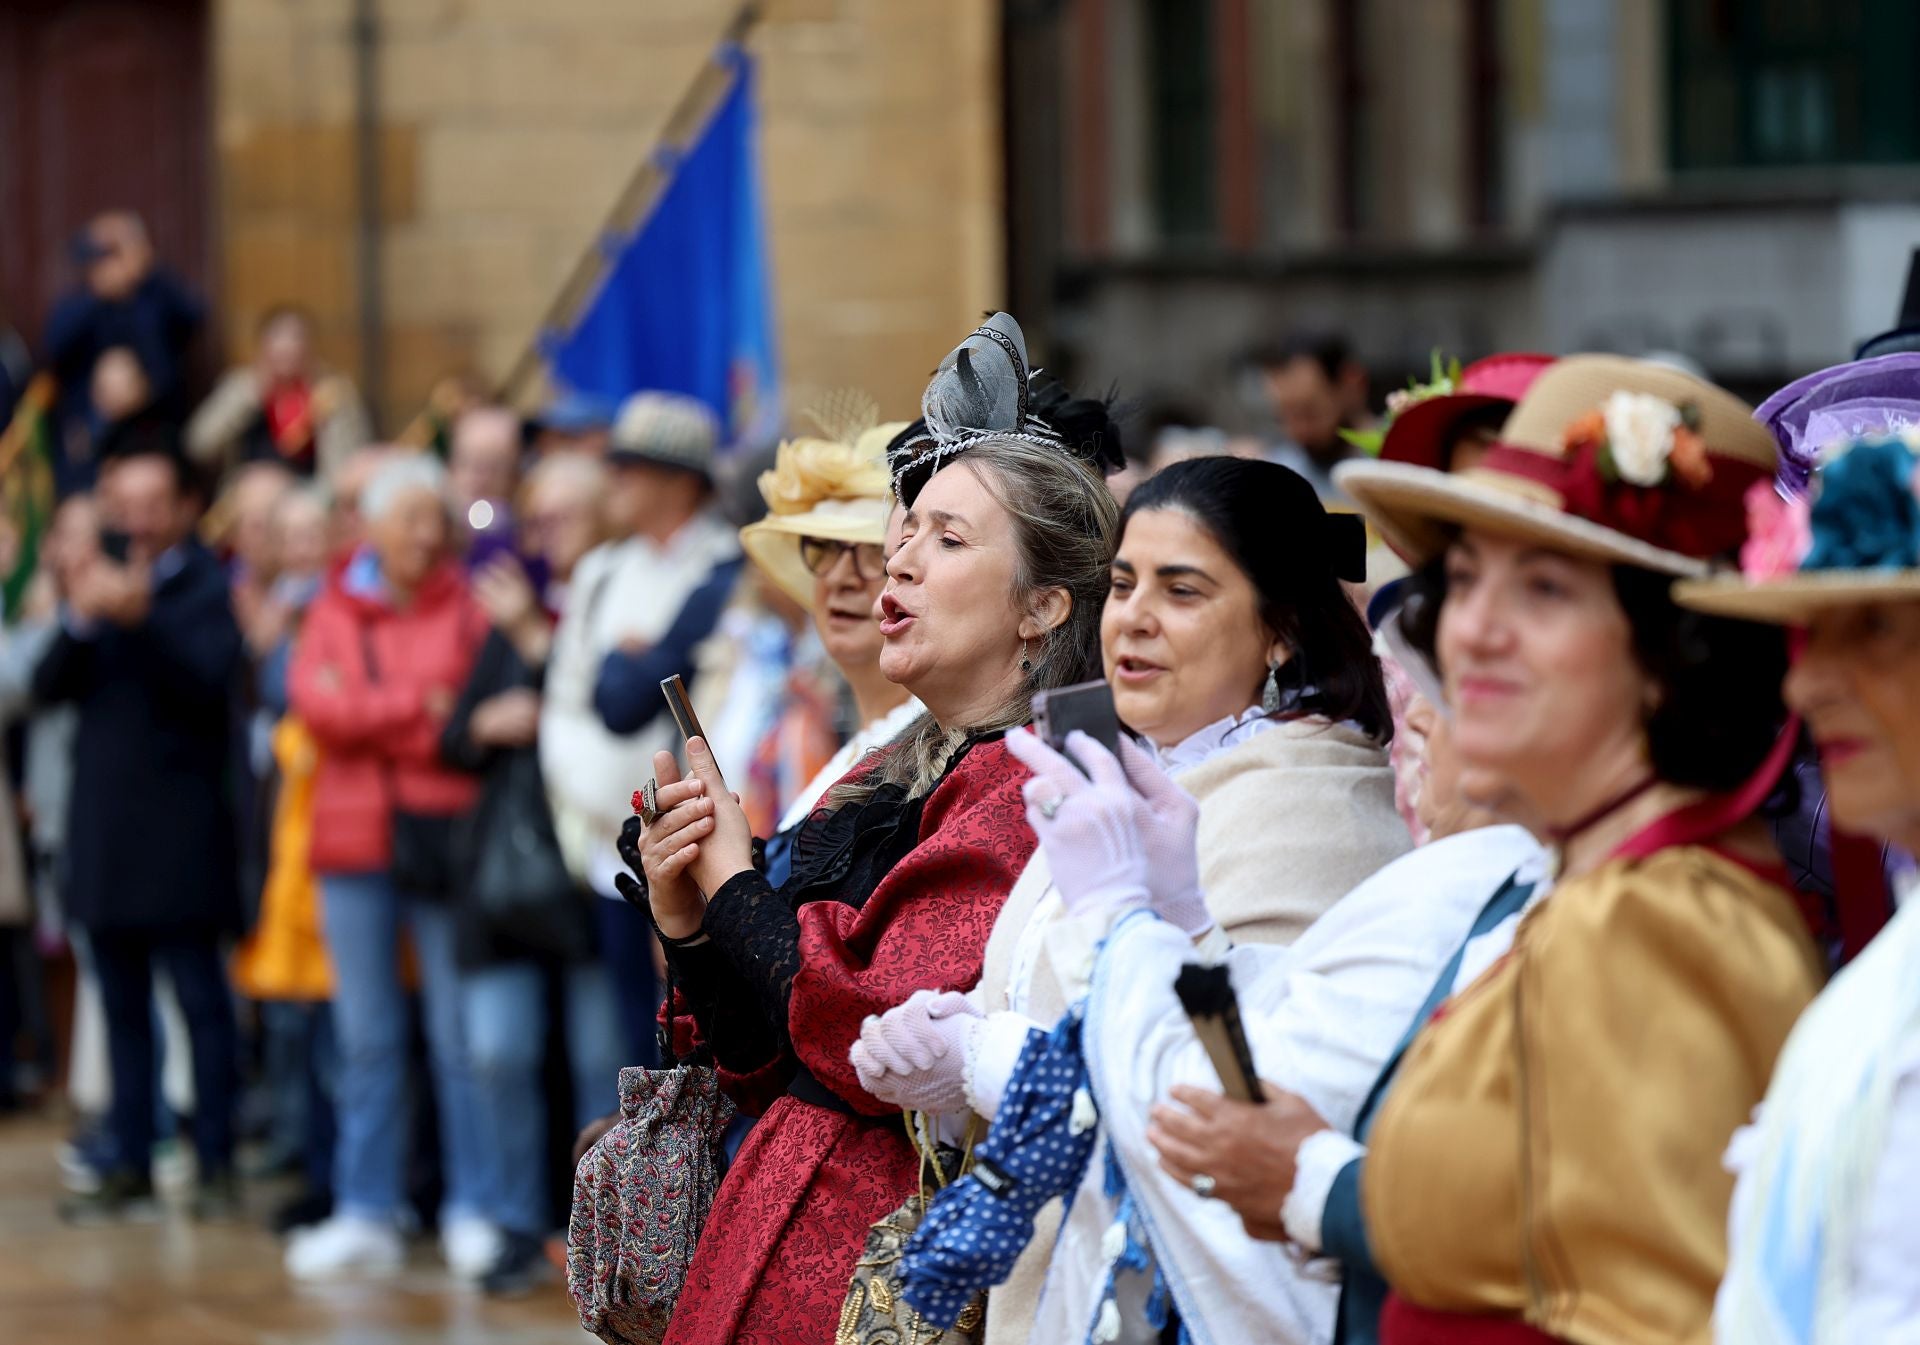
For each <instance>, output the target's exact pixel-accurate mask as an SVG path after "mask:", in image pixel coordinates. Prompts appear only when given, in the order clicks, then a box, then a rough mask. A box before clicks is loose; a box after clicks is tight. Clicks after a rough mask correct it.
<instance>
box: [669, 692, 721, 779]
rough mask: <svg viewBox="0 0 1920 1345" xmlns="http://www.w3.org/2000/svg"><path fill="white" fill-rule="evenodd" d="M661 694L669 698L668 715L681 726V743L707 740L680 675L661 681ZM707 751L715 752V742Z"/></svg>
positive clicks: (709, 743) (709, 744) (709, 745)
mask: <svg viewBox="0 0 1920 1345" xmlns="http://www.w3.org/2000/svg"><path fill="white" fill-rule="evenodd" d="M660 694H661V695H662V696H665V697H666V698H667V713H668V714H670V715H672V716H673V722H674V723H675V724H677V725H679V726H680V741H682V742H685V741H686V740H687V739H689V738H706V736H707V731H706V730H705V729H703V728H701V727H700V717H699V716H698V715H696V714H695V713H694V712H693V698H692V697H691V696H689V695H687V684H686V683H685V682H683V681H681V680H680V674H679V673H675V674H674V675H673V676H672V677H663V678H661V679H660ZM707 750H708V751H712V750H713V742H712V740H710V739H709V740H708V742H707ZM715 764H716V765H718V764H719V763H718V762H716V763H715Z"/></svg>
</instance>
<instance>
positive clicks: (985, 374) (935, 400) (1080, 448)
mask: <svg viewBox="0 0 1920 1345" xmlns="http://www.w3.org/2000/svg"><path fill="white" fill-rule="evenodd" d="M920 412H921V417H922V418H921V420H920V421H919V422H917V423H916V424H914V425H913V426H911V427H909V429H908V431H907V432H906V433H904V434H902V435H901V436H900V437H899V438H897V439H896V440H895V441H894V443H893V445H892V446H891V447H890V448H889V449H888V452H887V466H888V468H889V470H890V471H891V472H892V474H893V489H894V494H895V495H896V496H898V497H899V499H900V501H901V503H903V504H908V505H910V504H912V503H913V500H914V498H915V497H916V496H918V495H919V493H920V490H921V487H923V486H925V485H926V483H927V480H928V479H929V478H930V477H931V476H932V475H933V474H934V473H935V472H936V471H938V470H939V469H940V467H941V465H942V464H943V463H945V462H946V461H947V460H948V459H950V458H952V457H954V456H956V455H957V454H960V453H964V452H966V451H967V450H968V449H969V448H972V447H973V446H974V445H976V444H979V443H981V442H983V441H985V440H988V439H1019V440H1023V441H1025V442H1027V443H1030V444H1038V445H1040V446H1042V447H1044V448H1054V449H1058V450H1060V451H1061V452H1062V453H1065V454H1067V455H1068V456H1070V457H1075V458H1079V459H1081V460H1082V461H1084V462H1087V463H1088V464H1089V465H1091V466H1093V467H1095V469H1096V470H1102V471H1111V470H1115V469H1117V468H1118V467H1119V466H1120V465H1122V461H1123V460H1122V458H1121V454H1120V442H1119V436H1118V435H1117V434H1116V433H1114V432H1113V426H1112V422H1111V421H1110V420H1109V419H1108V417H1107V414H1106V407H1105V404H1104V403H1101V402H1097V401H1091V400H1089V399H1084V398H1083V399H1074V398H1071V397H1069V396H1068V395H1067V393H1066V390H1065V389H1064V388H1061V387H1060V386H1059V384H1057V383H1055V382H1053V381H1052V380H1043V379H1042V378H1041V376H1040V374H1039V371H1038V370H1034V369H1030V368H1029V367H1028V365H1027V341H1026V337H1025V336H1024V335H1023V334H1022V333H1021V331H1020V324H1019V323H1017V322H1015V321H1014V320H1013V318H1012V317H1010V316H1008V315H1007V314H1005V313H995V314H993V315H992V316H991V317H989V318H988V319H987V320H986V321H985V322H984V323H982V324H981V325H980V326H979V327H978V328H976V329H975V330H974V332H973V335H971V336H969V337H968V338H967V339H966V340H964V341H962V342H961V343H960V344H959V345H957V346H955V347H954V348H953V350H952V351H951V352H950V353H949V354H948V355H947V357H946V358H945V359H944V360H941V361H940V367H939V368H938V369H937V370H935V371H934V375H933V381H932V382H930V383H928V384H927V391H926V393H925V395H924V396H922V397H921V399H920ZM1095 413H1097V414H1095ZM1096 421H1097V422H1098V423H1097V424H1095V423H1094V422H1096Z"/></svg>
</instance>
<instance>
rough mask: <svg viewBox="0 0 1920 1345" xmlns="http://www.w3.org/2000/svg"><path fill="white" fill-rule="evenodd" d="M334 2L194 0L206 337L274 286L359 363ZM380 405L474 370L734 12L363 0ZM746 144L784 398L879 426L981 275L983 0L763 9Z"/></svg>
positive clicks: (993, 96)
mask: <svg viewBox="0 0 1920 1345" xmlns="http://www.w3.org/2000/svg"><path fill="white" fill-rule="evenodd" d="M353 8H354V7H353V4H352V0H219V2H218V4H217V5H216V9H215V28H214V69H215V74H214V90H213V98H214V120H215V127H216V130H215V136H216V141H217V163H218V180H219V189H218V191H219V200H218V225H219V230H218V232H219V238H220V248H219V250H220V255H221V256H222V257H223V259H224V265H225V277H224V289H223V293H224V297H225V311H224V318H225V322H226V333H227V343H228V345H229V347H230V348H231V350H232V352H233V353H234V354H235V355H236V356H238V355H239V354H241V353H242V352H244V350H245V349H246V347H247V344H248V337H249V334H250V332H251V329H252V326H253V323H254V321H255V319H256V318H257V317H258V315H259V314H260V313H261V311H263V310H264V309H265V308H266V307H267V306H269V305H270V304H272V303H275V302H278V301H283V300H293V301H297V302H299V303H301V304H303V305H305V306H306V307H308V308H310V309H311V310H313V312H314V313H315V314H316V316H317V317H318V319H319V323H320V329H321V337H322V343H323V346H324V349H325V352H326V354H327V355H328V357H329V358H330V359H332V360H333V361H334V362H335V363H337V364H339V365H341V366H343V367H345V368H347V369H350V370H358V369H360V368H361V360H362V354H361V351H360V348H359V346H360V340H359V333H360V314H359V304H358V278H357V277H358V265H357V256H358V253H357V233H356V218H357V214H356V212H357V200H358V198H357V189H356V183H357V181H358V176H357V166H356V165H357V160H356V154H355V135H354V112H355V98H354V79H353V71H354V65H353V61H354V46H353V32H352V20H353ZM375 8H376V13H377V21H378V28H379V49H378V102H379V107H380V123H379V124H380V136H379V144H380V153H381V174H382V178H383V201H382V209H381V212H380V220H381V231H380V232H381V238H380V248H381V302H382V306H383V310H384V324H383V331H382V340H383V344H384V359H383V370H382V372H383V380H382V381H383V384H384V390H385V396H384V398H383V405H382V406H381V408H380V419H381V423H382V425H383V427H384V428H386V429H388V430H389V431H391V430H395V429H397V428H398V427H399V426H400V425H401V424H404V422H405V421H406V420H407V419H408V418H409V417H410V416H411V415H412V413H413V411H414V410H415V409H416V408H417V407H418V406H419V405H420V402H421V399H422V397H423V396H424V394H425V392H426V390H427V389H428V387H430V386H431V384H432V383H433V382H434V381H435V380H436V379H437V378H439V377H440V376H442V375H444V374H446V373H448V372H452V371H456V370H460V369H472V370H474V371H476V372H478V373H480V374H481V375H483V376H485V377H488V378H498V377H500V376H502V375H504V374H505V372H506V371H507V368H508V367H509V366H510V365H511V363H512V362H513V360H514V358H515V356H516V355H517V354H518V353H519V351H520V349H521V347H522V346H523V344H524V343H525V341H526V340H527V339H528V337H529V336H530V335H531V333H532V332H533V330H534V328H535V326H536V325H537V323H538V321H539V319H540V316H541V314H542V312H543V311H544V309H545V307H546V305H547V303H548V301H549V300H550V298H551V297H552V295H553V294H554V292H555V291H556V290H557V289H558V288H559V287H560V285H561V283H562V281H563V280H564V279H565V277H566V275H567V273H568V271H569V269H570V268H571V267H572V265H573V262H574V260H575V258H576V257H577V256H578V254H579V253H580V251H581V249H582V248H583V247H584V246H585V245H586V244H587V242H588V240H589V239H591V238H592V237H593V235H594V233H595V231H596V229H597V227H598V225H599V223H600V221H601V219H602V218H603V216H604V215H605V213H606V211H607V209H608V208H609V206H610V205H611V204H612V202H613V200H614V198H615V197H616V196H617V195H618V193H619V191H620V188H621V186H622V185H623V184H624V183H625V181H626V179H627V177H628V175H629V174H630V173H631V172H632V170H633V168H634V166H635V165H636V164H637V163H638V162H639V161H640V159H641V158H642V156H643V155H644V154H645V153H646V151H647V150H648V148H649V147H650V146H651V145H652V143H653V141H654V138H655V136H656V135H657V133H658V131H659V130H660V127H661V125H662V124H663V122H664V121H665V119H666V117H667V114H668V111H669V109H670V108H671V107H672V105H673V103H674V102H675V100H676V99H677V98H678V96H679V94H680V92H681V91H682V90H683V89H684V88H685V87H686V85H687V83H688V82H689V81H690V80H691V79H692V78H693V76H694V74H695V72H696V71H697V69H698V67H699V64H700V62H702V61H703V60H705V59H706V58H707V56H708V54H709V52H710V51H711V49H712V46H713V42H714V40H715V38H716V36H717V35H718V34H719V33H720V32H721V31H722V30H723V29H724V27H725V26H726V23H727V21H728V19H729V18H730V16H731V15H732V13H733V12H734V8H735V5H734V2H733V0H378V3H377V5H376V6H375ZM765 10H766V17H765V18H764V19H763V20H762V22H761V24H760V25H759V27H758V29H757V30H756V31H755V34H754V36H753V38H752V39H751V45H752V47H753V49H754V50H755V51H756V52H757V53H758V54H759V56H760V57H761V110H762V141H761V155H762V161H763V171H764V174H765V183H766V199H767V209H768V215H769V219H768V225H769V235H770V238H771V242H772V252H773V256H772V266H773V272H774V278H775V286H776V304H777V310H778V315H779V320H780V330H781V343H782V348H781V356H782V362H783V364H784V366H785V376H786V382H787V388H788V399H789V405H790V406H791V407H794V408H797V409H804V408H805V407H806V406H807V405H808V404H809V402H810V401H812V400H813V399H815V398H817V397H818V396H819V395H820V394H821V393H823V392H825V391H829V390H831V389H834V388H837V387H842V386H857V387H861V388H864V389H866V390H867V391H869V392H871V393H873V394H874V395H875V396H876V397H877V398H879V399H880V401H881V404H882V407H883V409H884V410H885V411H886V412H887V414H889V415H890V416H894V415H897V416H905V415H907V414H909V412H910V411H911V409H912V407H913V404H914V402H915V400H916V399H917V397H918V393H919V389H920V387H921V386H922V385H923V384H924V382H925V378H926V374H927V372H928V371H929V370H930V369H931V368H932V366H933V365H934V363H935V362H936V361H937V360H938V359H939V357H940V355H941V354H943V353H944V352H945V351H946V350H947V349H948V347H950V346H951V345H952V344H953V342H954V341H955V340H956V339H957V337H958V335H959V334H960V333H961V332H962V331H964V329H965V328H966V327H967V325H968V324H969V322H970V321H971V320H972V319H974V318H975V317H977V315H978V314H979V312H980V311H981V310H982V309H984V308H988V307H991V306H993V305H994V304H995V303H997V302H998V301H999V300H1000V297H1001V292H1002V289H1003V284H1004V280H1003V272H1004V267H1003V263H1002V255H1001V254H1002V219H1003V210H1002V205H1001V166H1000V163H1001V155H1000V114H999V109H1000V90H999V83H998V71H999V56H998V50H999V40H998V39H999V35H998V26H997V13H998V6H996V5H994V4H992V3H990V0H772V3H769V4H768V5H767V6H766V7H765Z"/></svg>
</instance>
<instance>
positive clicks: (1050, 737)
mask: <svg viewBox="0 0 1920 1345" xmlns="http://www.w3.org/2000/svg"><path fill="white" fill-rule="evenodd" d="M1075 729H1078V730H1079V731H1080V732H1082V733H1084V734H1086V735H1087V736H1088V737H1089V738H1091V739H1093V740H1094V741H1095V742H1097V743H1099V744H1100V745H1101V746H1102V747H1104V748H1106V749H1107V750H1108V751H1109V752H1114V753H1118V752H1119V750H1120V717H1119V716H1118V715H1117V714H1115V713H1114V710H1113V688H1112V687H1110V686H1108V685H1107V684H1106V683H1105V682H1081V683H1079V684H1077V685H1075V686H1070V687H1056V688H1054V689H1053V690H1051V691H1036V692H1035V693H1034V695H1033V731H1034V732H1035V733H1037V734H1039V735H1040V739H1041V741H1042V742H1044V743H1046V744H1047V746H1049V747H1051V748H1052V749H1053V750H1054V751H1056V752H1061V753H1065V754H1066V756H1067V758H1068V760H1072V758H1073V754H1072V753H1071V752H1068V751H1067V735H1068V734H1070V733H1072V732H1073V731H1074V730H1075ZM1073 764H1074V765H1076V766H1079V767H1080V769H1081V771H1082V772H1084V771H1085V770H1086V767H1085V766H1084V765H1082V764H1081V763H1080V762H1078V761H1075V762H1074V763H1073Z"/></svg>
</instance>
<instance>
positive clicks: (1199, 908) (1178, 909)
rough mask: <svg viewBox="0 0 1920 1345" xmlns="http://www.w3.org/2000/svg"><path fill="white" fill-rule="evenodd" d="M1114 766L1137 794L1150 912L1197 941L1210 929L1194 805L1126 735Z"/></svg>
mask: <svg viewBox="0 0 1920 1345" xmlns="http://www.w3.org/2000/svg"><path fill="white" fill-rule="evenodd" d="M1120 767H1121V769H1122V770H1124V771H1125V772H1126V776H1127V783H1128V784H1130V785H1132V786H1133V789H1134V792H1135V793H1136V794H1137V795H1139V798H1140V804H1141V814H1140V823H1139V825H1140V846H1141V849H1143V850H1144V851H1145V852H1146V856H1147V892H1148V894H1149V896H1150V897H1151V898H1152V901H1153V909H1154V912H1155V913H1156V914H1158V915H1159V917H1160V918H1161V919H1162V920H1165V921H1166V922H1167V923H1168V924H1170V925H1177V926H1178V927H1179V928H1180V929H1182V930H1184V931H1186V933H1187V935H1188V937H1190V938H1195V939H1197V938H1199V937H1200V936H1201V935H1203V934H1205V933H1206V932H1207V931H1208V930H1210V929H1212V928H1213V914H1212V912H1210V911H1208V910H1207V900H1206V897H1205V896H1204V895H1203V894H1202V893H1201V891H1200V842H1199V832H1200V804H1199V803H1198V802H1197V801H1196V800H1195V799H1194V797H1193V795H1191V794H1189V793H1187V791H1186V790H1184V789H1182V788H1181V787H1180V786H1179V785H1177V784H1175V783H1174V780H1173V777H1172V776H1170V775H1168V774H1167V773H1166V772H1165V771H1163V770H1161V769H1160V763H1159V762H1157V761H1155V760H1154V759H1153V754H1152V753H1151V752H1149V751H1147V749H1146V748H1144V747H1142V746H1140V745H1139V744H1138V743H1136V742H1134V741H1133V740H1131V739H1129V738H1122V739H1121V740H1120Z"/></svg>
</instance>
